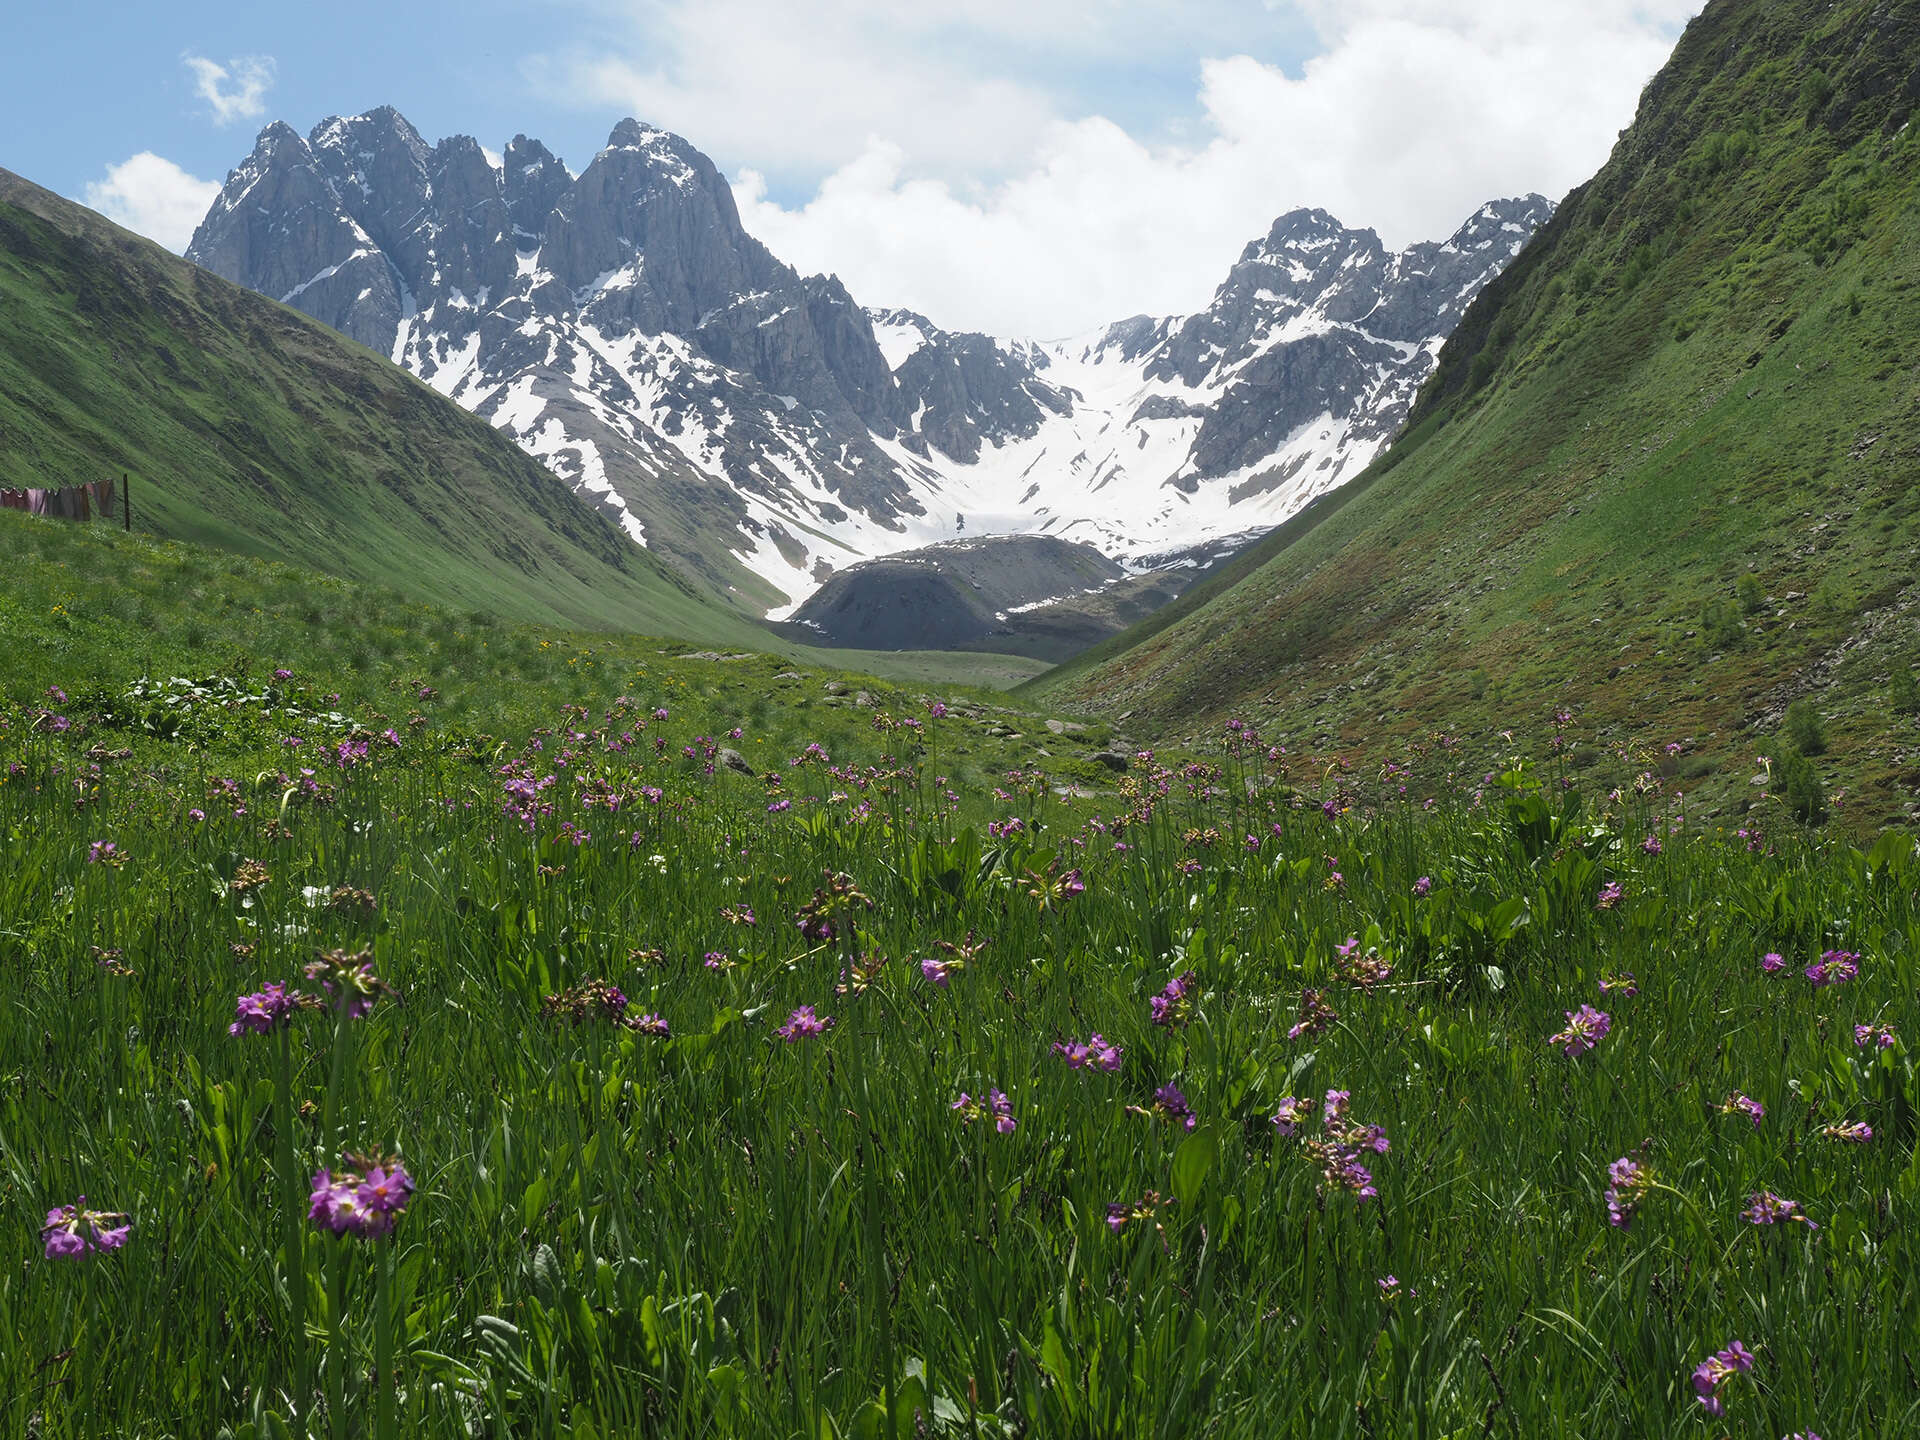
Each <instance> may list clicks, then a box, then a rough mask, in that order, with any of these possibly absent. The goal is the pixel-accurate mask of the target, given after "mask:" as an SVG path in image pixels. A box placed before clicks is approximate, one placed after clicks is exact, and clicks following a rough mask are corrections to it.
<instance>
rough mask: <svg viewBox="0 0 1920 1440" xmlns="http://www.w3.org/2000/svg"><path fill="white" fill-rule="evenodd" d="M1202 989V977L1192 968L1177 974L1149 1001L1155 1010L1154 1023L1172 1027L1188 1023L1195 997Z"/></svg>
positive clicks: (1191, 1015) (1175, 1027)
mask: <svg viewBox="0 0 1920 1440" xmlns="http://www.w3.org/2000/svg"><path fill="white" fill-rule="evenodd" d="M1199 989H1200V977H1199V976H1198V975H1196V974H1194V973H1193V971H1191V970H1186V971H1183V972H1181V973H1180V974H1179V975H1176V976H1175V977H1174V978H1173V979H1171V980H1169V981H1168V982H1167V988H1166V989H1164V990H1162V991H1161V992H1160V993H1159V994H1158V995H1156V996H1154V997H1153V999H1152V1000H1150V1001H1149V1002H1148V1005H1149V1007H1150V1008H1151V1009H1152V1011H1153V1023H1154V1024H1156V1025H1163V1026H1166V1027H1168V1028H1170V1029H1177V1028H1178V1027H1180V1026H1182V1025H1184V1024H1186V1023H1187V1021H1188V1020H1190V1019H1192V1018H1193V997H1194V995H1195V994H1196V993H1197V992H1198V990H1199Z"/></svg>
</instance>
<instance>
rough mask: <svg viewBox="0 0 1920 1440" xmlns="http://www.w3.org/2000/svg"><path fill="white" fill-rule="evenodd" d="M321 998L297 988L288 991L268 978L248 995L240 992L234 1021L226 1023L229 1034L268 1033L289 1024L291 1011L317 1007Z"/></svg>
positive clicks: (234, 1007) (234, 1005)
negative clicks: (265, 982)
mask: <svg viewBox="0 0 1920 1440" xmlns="http://www.w3.org/2000/svg"><path fill="white" fill-rule="evenodd" d="M319 1004H320V1001H319V1000H318V999H317V998H316V997H314V996H311V995H305V994H302V993H301V992H300V991H298V990H289V989H288V988H287V987H286V986H284V985H282V984H281V983H280V982H279V981H277V980H273V981H269V982H268V983H267V984H266V985H264V986H263V987H261V988H260V989H259V990H256V991H255V992H254V993H253V994H251V995H242V996H241V997H240V998H239V999H238V1000H236V1001H234V1003H233V1013H234V1021H233V1023H232V1024H231V1025H229V1026H227V1033H228V1034H229V1035H267V1034H271V1033H272V1032H273V1031H275V1030H279V1029H281V1028H283V1027H284V1026H286V1025H288V1024H289V1023H291V1021H292V1020H293V1014H294V1011H296V1010H299V1009H302V1008H313V1007H317V1006H318V1005H319Z"/></svg>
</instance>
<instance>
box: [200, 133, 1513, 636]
mask: <svg viewBox="0 0 1920 1440" xmlns="http://www.w3.org/2000/svg"><path fill="white" fill-rule="evenodd" d="M1548 213H1549V207H1548V206H1547V204H1546V202H1545V201H1543V200H1540V199H1539V198H1538V197H1530V198H1529V199H1526V200H1519V201H1499V202H1495V203H1494V204H1492V205H1489V206H1486V207H1484V208H1483V209H1482V210H1480V211H1479V212H1476V214H1475V215H1474V216H1472V217H1470V218H1469V219H1468V221H1467V222H1466V223H1465V224H1464V225H1463V226H1462V227H1461V229H1460V230H1459V232H1458V233H1456V234H1455V235H1454V236H1453V237H1451V238H1450V239H1449V240H1447V241H1445V242H1441V243H1438V244H1431V245H1425V246H1414V247H1412V248H1411V249H1409V250H1407V251H1405V252H1401V253H1400V254H1391V253H1389V252H1387V251H1386V250H1385V249H1384V248H1383V247H1382V245H1381V244H1380V241H1379V239H1378V237H1376V236H1375V235H1374V234H1373V233H1372V232H1371V231H1364V230H1362V231H1355V230H1349V229H1347V228H1345V227H1343V226H1342V225H1340V223H1339V222H1338V221H1337V220H1335V219H1334V217H1332V216H1330V215H1328V214H1327V213H1326V212H1325V211H1321V210H1297V211H1293V212H1290V213H1289V214H1286V215H1283V216H1281V217H1280V218H1279V219H1278V220H1276V221H1275V222H1274V225H1273V227H1272V229H1271V230H1270V231H1269V232H1268V234H1267V235H1266V236H1264V237H1262V238H1260V239H1257V240H1255V241H1254V242H1253V243H1251V244H1250V245H1248V246H1247V248H1246V250H1245V251H1244V252H1243V253H1242V254H1241V256H1240V259H1239V260H1238V261H1237V262H1236V264H1235V265H1234V267H1233V268H1232V270H1231V271H1230V272H1229V274H1228V276H1227V278H1226V280H1225V281H1224V282H1223V283H1222V285H1221V287H1220V289H1219V290H1218V291H1217V292H1216V294H1215V296H1214V299H1213V302H1212V304H1210V305H1209V306H1208V307H1207V309H1205V310H1204V311H1201V312H1200V313H1198V314H1195V315H1192V316H1188V317H1184V318H1174V319H1167V318H1156V317H1150V316H1136V317H1134V318H1132V319H1129V320H1124V321H1120V322H1118V323H1117V324H1114V325H1111V326H1107V327H1104V328H1103V329H1102V330H1101V331H1099V332H1097V333H1096V334H1093V335H1090V336H1084V337H1080V338H1078V339H1075V340H1071V341H1058V342H1049V343H1039V342H1034V341H1026V340H1010V339H996V338H993V337H989V336H986V335H977V334H965V333H956V332H949V331H946V330H942V329H941V328H940V327H939V326H938V325H936V324H935V323H934V322H933V321H931V320H929V319H928V318H927V317H926V316H924V315H920V314H916V313H914V312H911V311H906V310H871V311H870V310H866V309H863V308H862V307H861V306H860V305H859V304H858V303H857V302H856V301H855V299H854V297H853V296H852V295H850V294H849V293H848V292H847V289H846V287H845V286H844V285H842V284H841V283H840V281H839V280H838V279H837V278H835V277H832V276H810V277H803V276H801V275H800V274H798V273H797V272H796V271H794V270H793V269H792V268H791V267H789V266H787V265H785V264H783V263H782V262H781V261H780V260H778V259H777V258H776V257H775V256H774V255H773V254H772V253H771V252H770V251H768V250H767V248H766V247H765V246H764V245H762V244H761V243H760V242H759V241H758V240H756V239H755V238H753V237H752V236H751V235H749V234H748V233H747V232H746V230H745V229H744V228H743V226H742V224H741V221H740V215H739V211H738V208H737V207H736V205H735V203H734V199H733V194H732V191H731V190H730V188H729V187H728V185H727V183H726V181H725V180H724V178H723V177H722V176H721V175H720V173H719V171H718V170H717V169H716V168H715V166H714V165H713V163H712V162H711V161H710V160H709V159H708V158H707V157H706V156H705V155H703V154H702V153H701V152H700V151H699V150H697V149H695V148H694V147H693V146H692V145H690V144H688V143H687V142H686V141H685V140H683V139H682V138H680V137H679V136H677V135H674V134H671V133H670V132H668V131H665V130H662V129H659V128H658V127H655V126H651V125H647V124H644V123H643V122H641V121H639V120H635V119H628V120H623V121H621V122H620V123H619V124H618V125H616V126H615V127H614V129H613V131H612V133H611V134H610V135H609V136H608V139H607V143H606V145H605V147H604V148H602V149H601V150H600V151H599V152H597V153H596V154H595V155H594V156H593V157H592V159H591V160H590V161H589V162H588V164H587V166H586V168H585V169H583V170H582V171H581V172H580V173H579V174H577V175H576V174H574V173H573V172H571V171H570V170H569V169H568V168H567V166H566V165H565V164H563V163H562V162H561V160H560V159H559V158H558V157H557V156H555V155H554V154H553V153H552V152H551V151H549V150H548V149H547V147H546V146H544V145H542V144H541V143H540V142H539V141H538V140H532V139H529V138H528V137H526V136H524V135H517V136H515V137H514V138H513V139H512V140H511V141H510V142H508V144H507V145H506V147H505V149H504V150H503V151H502V153H501V155H500V157H499V161H498V163H496V162H495V161H494V159H492V158H490V157H489V156H488V154H487V153H486V152H485V151H484V150H483V149H482V148H481V147H480V145H479V144H478V143H477V142H476V141H474V140H473V139H471V138H470V137H466V136H455V137H452V138H450V139H447V140H443V141H441V142H439V143H438V144H436V145H429V144H428V143H427V142H426V141H425V140H424V139H423V138H422V137H421V136H420V134H419V133H418V132H417V131H416V130H415V129H414V127H413V126H412V125H411V124H409V123H408V122H407V120H406V119H405V117H404V116H402V115H400V114H399V112H397V111H395V110H393V109H391V108H390V107H381V108H380V109H376V110H373V111H370V112H368V113H367V114H365V115H357V116H347V117H338V116H336V117H330V118H329V119H327V120H324V121H322V122H321V123H320V124H319V125H318V126H316V127H315V128H314V129H313V131H312V132H311V133H310V134H309V135H307V136H306V137H302V136H300V135H299V134H298V133H297V132H296V131H294V130H293V129H292V128H291V127H289V126H287V125H284V124H281V123H279V122H275V123H274V124H271V125H269V126H267V127H266V129H264V130H263V131H262V132H261V133H260V137H259V139H258V141H257V143H256V145H255V146H254V149H253V152H252V153H251V154H250V155H249V156H248V157H247V158H246V160H245V161H243V162H242V163H241V165H240V166H238V167H237V168H236V169H235V170H234V171H233V173H232V174H231V175H230V176H229V177H228V179H227V184H226V186H225V188H224V189H223V191H222V193H221V194H220V196H219V197H218V198H217V199H216V200H215V201H214V203H213V205H212V207H211V209H210V210H209V211H208V214H207V217H206V219H205V221H204V222H203V223H202V225H201V227H200V229H199V231H198V232H197V233H196V235H195V237H194V240H193V244H192V246H191V247H190V249H189V251H188V254H189V256H190V257H191V258H193V259H195V260H197V261H198V262H199V263H201V264H203V265H205V266H207V267H208V268H209V269H212V270H214V271H216V272H217V273H219V274H221V275H223V276H226V277H227V278H229V279H233V280H237V281H239V282H241V283H243V284H246V285H249V286H251V287H252V288H254V289H256V290H260V291H262V292H264V293H266V294H269V295H272V296H273V297H275V298H276V299H280V300H283V301H284V302H285V303H287V304H291V305H295V306H298V307H299V308H300V309H302V310H305V311H306V312H307V313H309V314H311V315H313V316H315V317H316V318H318V319H320V320H322V321H325V322H326V323H328V324H331V325H333V326H335V327H336V328H338V329H340V330H342V331H344V332H345V333H347V334H348V335H350V336H352V337H353V338H354V339H356V340H359V341H361V342H362V343H363V344H366V345H369V346H371V347H373V348H375V349H378V350H380V351H381V352H382V353H385V354H388V355H391V356H392V357H393V358H394V359H395V360H396V361H398V362H399V363H400V364H402V365H404V366H406V367H407V368H408V369H410V370H412V371H413V372H414V373H415V374H417V375H419V376H420V377H421V378H422V379H423V380H425V381H426V382H427V383H428V384H430V385H432V386H434V387H435V388H436V389H438V390H441V391H442V392H443V393H445V394H447V395H449V396H451V397H452V398H454V399H455V400H457V401H458V402H460V403H461V404H462V405H464V406H466V407H467V408H468V409H471V410H473V411H475V412H476V413H478V414H480V415H482V416H484V417H485V418H487V419H488V420H489V421H491V422H492V423H493V424H495V425H497V426H499V427H501V428H502V429H504V430H506V431H507V432H508V433H510V434H511V435H512V436H513V437H514V438H515V439H516V440H517V441H518V442H519V443H520V444H521V445H522V447H524V448H525V449H527V450H528V451H529V452H531V453H532V454H534V455H536V456H538V457H539V458H541V459H542V460H543V461H544V462H545V463H547V464H548V465H549V466H550V467H551V468H553V469H554V470H555V472H556V473H558V474H560V475H562V476H563V477H564V478H566V479H567V480H569V481H570V482H571V483H572V484H573V485H574V486H575V488H576V489H577V490H579V491H580V492H581V493H582V494H583V495H585V496H587V497H588V498H590V499H591V500H592V501H593V502H594V503H596V504H598V505H600V506H602V507H603V508H605V509H606V510H608V511H609V512H610V513H611V514H612V515H613V516H614V517H615V518H616V519H617V520H618V521H619V522H620V523H621V524H622V525H623V526H624V528H625V529H626V531H627V533H628V534H629V535H630V536H632V537H633V538H634V539H635V540H636V541H637V542H639V543H643V544H646V545H648V546H649V547H651V548H654V549H656V550H658V551H661V552H663V553H664V554H666V555H668V556H670V557H671V558H673V559H674V560H675V561H677V562H678V563H680V564H681V565H682V566H683V567H684V568H685V569H687V570H688V571H690V572H691V573H692V574H694V575H695V576H697V577H698V578H700V579H701V580H703V581H705V582H706V583H707V584H708V585H710V586H711V587H712V588H713V589H715V590H716V591H718V592H720V593H723V594H731V595H733V596H734V597H735V598H736V599H737V600H738V601H739V603H741V604H742V605H743V606H744V607H746V608H748V609H750V610H753V611H755V612H759V611H762V610H768V609H771V610H773V611H775V612H776V613H785V612H786V611H788V610H790V609H791V608H792V606H793V605H795V604H796V603H797V602H799V601H800V600H802V599H803V598H805V596H806V595H807V594H809V593H810V592H811V591H812V590H813V589H814V588H816V587H817V586H818V584H819V583H820V582H821V580H823V579H824V578H825V576H826V575H828V574H829V573H831V572H832V571H833V570H835V569H838V568H842V567H844V566H846V565H848V564H850V563H854V562H857V561H859V560H861V559H865V558H869V557H872V556H877V555H883V554H890V553H894V552H897V551H901V550H906V549H911V548H914V547H916V546H919V545H924V544H927V543H930V542H933V541H937V540H943V539H951V538H954V537H955V536H958V535H969V536H971V535H980V534H999V533H1008V534H1012V533H1037V534H1046V535H1052V536H1055V537H1060V538H1067V539H1074V540H1083V541H1088V542H1090V543H1092V544H1094V545H1096V546H1097V547H1099V548H1100V549H1101V550H1103V551H1104V552H1105V553H1106V554H1108V555H1109V556H1112V557H1115V558H1122V559H1125V558H1127V557H1133V556H1142V555H1145V554H1148V553H1150V552H1153V551H1165V550H1167V549H1170V548H1173V547H1177V546H1179V545H1183V544H1190V543H1193V542H1196V541H1202V540H1208V539H1211V538H1214V537H1218V536H1222V535H1227V534H1231V533H1237V532H1243V531H1247V530H1249V529H1254V528H1257V527H1260V526H1263V525H1269V524H1274V523H1278V521H1280V520H1282V519H1284V518H1286V516H1287V515H1288V514H1290V513H1292V511H1293V510H1295V509H1297V508H1299V506H1300V505H1302V504H1305V503H1306V502H1307V501H1308V500H1309V499H1311V498H1312V497H1313V496H1314V495H1317V494H1320V493H1323V492H1324V491H1325V490H1326V489H1328V488H1331V487H1332V486H1333V485H1335V484H1337V483H1339V482H1340V481H1341V480H1342V479H1345V478H1349V477H1351V476H1352V475H1353V474H1356V473H1358V471H1359V469H1360V468H1361V467H1362V466H1363V465H1364V464H1365V462H1366V461H1367V460H1368V459H1370V458H1371V457H1372V455H1373V454H1374V453H1376V452H1377V451H1378V450H1379V449H1380V448H1381V446H1382V445H1384V444H1385V442H1386V440H1387V438H1388V437H1389V436H1390V435H1391V434H1392V433H1393V431H1394V429H1395V428H1397V426H1398V424H1399V422H1400V420H1401V418H1402V417H1403V416H1404V414H1405V412H1406V408H1407V406H1408V404H1409V403H1410V401H1411V399H1412V396H1413V393H1414V391H1415V389H1416V388H1417V387H1418V385H1419V383H1420V381H1421V380H1422V379H1424V378H1425V376H1426V374H1427V372H1428V370H1430V368H1431V365H1432V356H1433V352H1434V351H1435V350H1437V348H1438V346H1439V344H1440V342H1441V341H1442V340H1443V339H1444V338H1445V335H1446V334H1447V333H1448V331H1450V330H1451V328H1452V325H1453V323H1454V322H1455V321H1456V320H1457V319H1458V317H1459V314H1460V313H1461V311H1463V310H1464V309H1465V306H1466V304H1467V303H1469V302H1470V300H1471V299H1472V296H1473V295H1474V294H1476V293H1478V290H1479V288H1480V287H1481V286H1483V285H1484V284H1485V283H1486V282H1487V281H1488V280H1489V279H1491V278H1492V276H1493V275H1494V274H1495V273H1497V271H1498V269H1499V267H1500V266H1501V265H1503V264H1504V263H1505V262H1506V261H1507V260H1508V259H1509V258H1511V255H1512V254H1513V253H1515V252H1516V251H1517V249H1518V246H1519V245H1520V244H1521V243H1524V240H1525V238H1526V237H1527V235H1529V234H1531V232H1532V229H1533V228H1534V227H1536V226H1537V225H1538V224H1539V223H1540V222H1541V221H1542V220H1544V219H1545V218H1546V215H1547V214H1548Z"/></svg>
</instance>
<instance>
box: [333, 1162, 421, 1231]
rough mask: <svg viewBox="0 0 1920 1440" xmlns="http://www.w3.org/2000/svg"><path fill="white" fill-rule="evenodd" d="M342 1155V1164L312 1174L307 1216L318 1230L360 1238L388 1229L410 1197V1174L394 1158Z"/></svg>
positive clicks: (411, 1188)
mask: <svg viewBox="0 0 1920 1440" xmlns="http://www.w3.org/2000/svg"><path fill="white" fill-rule="evenodd" d="M342 1158H343V1163H344V1166H345V1168H343V1169H341V1170H339V1171H338V1172H335V1171H333V1170H322V1171H320V1172H319V1173H318V1174H316V1175H315V1176H314V1177H313V1193H312V1194H311V1195H310V1196H309V1197H308V1204H307V1219H309V1220H311V1221H312V1222H313V1223H314V1225H316V1226H317V1227H319V1228H320V1229H322V1230H331V1231H332V1232H333V1233H334V1234H336V1235H354V1236H357V1237H358V1238H360V1239H362V1240H373V1239H378V1238H379V1237H380V1236H382V1235H387V1234H390V1233H392V1230H393V1225H394V1222H395V1221H396V1220H398V1219H399V1218H400V1215H401V1213H402V1212H403V1211H405V1210H406V1208H407V1204H408V1202H409V1201H411V1200H412V1199H413V1189H414V1186H413V1177H412V1176H411V1175H409V1174H407V1171H406V1167H405V1166H403V1165H402V1164H401V1163H400V1162H399V1161H398V1160H393V1159H384V1158H382V1157H380V1156H359V1155H347V1156H344V1157H342Z"/></svg>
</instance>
